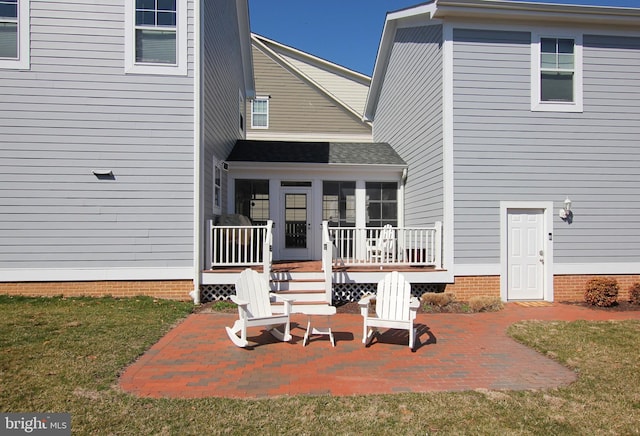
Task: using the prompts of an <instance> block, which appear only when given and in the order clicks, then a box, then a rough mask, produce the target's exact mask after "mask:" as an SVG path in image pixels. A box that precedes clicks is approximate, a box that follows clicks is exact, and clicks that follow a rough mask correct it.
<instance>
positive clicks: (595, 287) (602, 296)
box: [584, 277, 619, 307]
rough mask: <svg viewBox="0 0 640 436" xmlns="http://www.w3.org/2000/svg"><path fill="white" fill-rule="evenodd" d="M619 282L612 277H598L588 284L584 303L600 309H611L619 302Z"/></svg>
mask: <svg viewBox="0 0 640 436" xmlns="http://www.w3.org/2000/svg"><path fill="white" fill-rule="evenodd" d="M618 291H619V287H618V281H617V280H616V279H613V278H610V277H596V278H594V279H591V280H589V281H588V282H587V287H586V289H585V291H584V301H586V302H587V303H589V304H591V305H593V306H598V307H610V306H613V305H614V304H616V303H617V302H618Z"/></svg>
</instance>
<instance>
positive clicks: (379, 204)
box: [366, 182, 398, 227]
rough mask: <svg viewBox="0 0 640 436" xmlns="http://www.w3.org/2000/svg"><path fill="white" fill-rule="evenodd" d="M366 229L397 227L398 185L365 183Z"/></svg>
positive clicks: (393, 183)
mask: <svg viewBox="0 0 640 436" xmlns="http://www.w3.org/2000/svg"><path fill="white" fill-rule="evenodd" d="M366 190H367V227H384V226H385V225H387V224H391V225H392V226H394V227H395V226H397V225H398V184H397V183H395V182H367V184H366Z"/></svg>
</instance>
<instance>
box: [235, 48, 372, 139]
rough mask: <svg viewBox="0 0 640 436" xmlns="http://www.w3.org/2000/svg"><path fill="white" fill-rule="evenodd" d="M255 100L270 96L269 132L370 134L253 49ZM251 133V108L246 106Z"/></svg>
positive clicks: (330, 101) (313, 89)
mask: <svg viewBox="0 0 640 436" xmlns="http://www.w3.org/2000/svg"><path fill="white" fill-rule="evenodd" d="M253 68H254V76H255V82H256V95H257V96H270V99H269V129H268V131H269V132H282V133H310V134H311V133H316V134H317V133H331V134H337V133H340V134H370V133H371V129H370V127H368V126H367V125H365V124H364V123H363V122H362V121H361V120H360V119H359V118H358V117H357V116H355V115H354V114H352V113H350V112H348V111H347V110H346V109H344V108H343V107H342V106H340V105H338V104H337V103H336V102H335V101H334V100H332V99H330V98H329V97H327V96H326V95H325V94H323V93H321V92H320V91H319V90H318V89H317V88H315V87H314V86H312V85H311V84H309V83H307V82H305V81H304V80H302V79H301V78H300V77H299V76H297V75H294V74H293V73H292V72H291V71H290V70H288V69H286V68H284V67H283V66H282V65H280V64H278V63H277V62H275V61H274V60H273V59H272V58H270V57H269V56H267V55H265V54H264V53H263V52H262V51H260V50H259V49H258V48H256V47H255V46H254V47H253ZM247 125H248V128H249V129H251V104H250V103H249V104H247Z"/></svg>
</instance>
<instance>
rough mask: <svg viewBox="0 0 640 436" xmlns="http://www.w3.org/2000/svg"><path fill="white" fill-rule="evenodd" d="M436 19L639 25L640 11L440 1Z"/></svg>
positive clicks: (481, 0)
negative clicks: (539, 20)
mask: <svg viewBox="0 0 640 436" xmlns="http://www.w3.org/2000/svg"><path fill="white" fill-rule="evenodd" d="M437 5H438V7H437V10H436V12H435V14H434V18H442V19H450V18H469V19H473V20H476V21H477V20H485V19H490V20H499V19H505V20H527V21H531V20H533V19H541V20H544V21H546V22H563V23H572V22H573V23H575V22H579V23H592V24H596V23H597V24H603V23H609V24H616V25H632V26H637V23H638V19H639V18H640V9H638V8H621V7H610V6H588V5H587V6H585V5H567V4H551V3H533V2H521V1H505V0H439V1H438V2H437Z"/></svg>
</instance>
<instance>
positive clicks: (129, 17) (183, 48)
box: [124, 0, 189, 76]
mask: <svg viewBox="0 0 640 436" xmlns="http://www.w3.org/2000/svg"><path fill="white" fill-rule="evenodd" d="M124 7H125V10H124V72H125V73H126V74H150V75H169V76H186V75H187V72H188V65H187V64H188V62H187V61H188V56H187V52H188V50H187V47H188V42H187V40H188V38H189V32H188V27H187V26H188V22H189V21H188V17H187V0H177V2H176V12H177V14H178V22H177V23H176V40H177V41H176V43H177V47H176V57H177V58H176V64H175V65H162V64H136V62H135V59H136V53H135V52H136V26H135V15H136V8H135V0H125V2H124Z"/></svg>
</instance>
